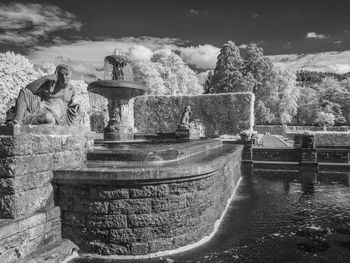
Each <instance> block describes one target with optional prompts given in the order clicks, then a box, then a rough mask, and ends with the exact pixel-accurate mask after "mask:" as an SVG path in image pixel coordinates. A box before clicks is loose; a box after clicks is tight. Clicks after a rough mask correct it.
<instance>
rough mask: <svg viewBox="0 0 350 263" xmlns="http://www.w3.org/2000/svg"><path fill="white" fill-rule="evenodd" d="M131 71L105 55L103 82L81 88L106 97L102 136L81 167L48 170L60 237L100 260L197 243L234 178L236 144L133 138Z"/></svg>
mask: <svg viewBox="0 0 350 263" xmlns="http://www.w3.org/2000/svg"><path fill="white" fill-rule="evenodd" d="M131 72H132V71H131V67H130V60H129V59H128V58H127V57H126V56H124V55H121V54H114V55H112V56H108V57H106V59H105V78H106V79H105V80H98V81H95V82H92V83H91V84H90V85H89V86H88V90H89V91H91V92H95V93H98V94H101V95H103V96H105V97H106V98H107V99H108V102H109V105H108V108H109V117H110V120H109V123H108V125H107V127H106V128H105V132H104V140H103V141H101V140H100V141H96V142H95V146H94V147H93V148H92V149H91V150H90V151H89V152H88V153H87V162H86V164H84V165H79V166H67V167H64V168H62V169H60V170H58V171H55V175H54V183H55V185H56V189H57V195H56V200H57V202H58V205H60V206H61V210H62V213H63V215H62V225H63V226H62V227H63V235H64V237H66V238H69V239H71V240H72V241H74V243H76V244H77V245H78V246H79V248H80V249H81V251H82V252H83V253H86V255H85V256H86V257H95V258H99V259H100V260H102V259H103V258H105V257H107V259H111V258H115V257H117V258H144V257H153V256H160V255H164V254H168V253H175V252H179V251H182V250H186V249H189V248H191V247H194V246H196V245H199V244H201V243H203V242H205V241H206V240H208V239H209V237H205V236H207V235H209V234H211V235H212V234H213V233H214V232H215V231H216V228H217V226H218V223H217V221H218V220H221V218H222V216H223V213H224V211H225V208H226V207H227V204H228V203H227V202H228V200H230V198H231V197H232V193H233V190H234V189H235V187H236V186H237V184H238V180H239V178H240V159H241V151H242V146H239V145H236V146H234V145H223V144H222V142H221V141H220V140H217V139H203V140H191V139H187V140H183V139H175V138H171V139H169V137H168V138H164V137H163V139H162V140H159V136H156V135H154V136H150V137H147V136H143V138H144V140H142V141H139V140H133V133H132V126H133V123H132V118H131V119H130V118H128V117H129V116H130V114H132V109H130V108H129V106H128V101H129V100H130V99H131V98H133V97H135V96H137V95H142V94H144V93H145V90H144V88H143V86H142V85H141V84H137V83H135V82H132V79H133V78H132V73H131ZM188 111H189V108H188ZM186 116H187V115H186ZM186 116H185V117H186ZM188 116H189V115H188ZM174 121H178V120H174ZM187 121H188V118H183V121H182V122H183V123H184V124H185V125H183V126H186V124H188V123H187ZM189 126H190V127H192V126H191V125H189ZM194 126H195V125H194ZM186 127H187V126H186ZM186 127H183V128H186ZM145 138H146V139H145ZM99 262H100V261H99Z"/></svg>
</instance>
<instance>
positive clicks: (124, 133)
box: [103, 125, 134, 142]
mask: <svg viewBox="0 0 350 263" xmlns="http://www.w3.org/2000/svg"><path fill="white" fill-rule="evenodd" d="M133 139H134V133H133V131H132V127H131V126H123V125H119V126H116V127H115V128H114V131H111V129H109V128H108V126H107V127H106V129H105V132H104V134H103V140H105V141H123V142H126V141H131V140H133Z"/></svg>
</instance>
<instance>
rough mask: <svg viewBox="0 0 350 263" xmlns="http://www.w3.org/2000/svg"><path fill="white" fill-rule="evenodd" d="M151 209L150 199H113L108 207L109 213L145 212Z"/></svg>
mask: <svg viewBox="0 0 350 263" xmlns="http://www.w3.org/2000/svg"><path fill="white" fill-rule="evenodd" d="M151 211H152V205H151V200H150V199H127V200H113V201H111V206H110V208H109V213H110V214H120V213H121V214H147V213H150V212H151Z"/></svg>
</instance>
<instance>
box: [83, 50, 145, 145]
mask: <svg viewBox="0 0 350 263" xmlns="http://www.w3.org/2000/svg"><path fill="white" fill-rule="evenodd" d="M104 70H105V72H104V80H97V81H94V82H92V83H90V84H89V86H88V91H90V92H93V93H97V94H99V95H102V96H104V97H105V98H107V99H108V113H109V122H108V125H107V127H106V128H105V130H104V140H105V141H131V140H133V139H134V136H133V128H132V126H133V124H132V123H131V121H130V114H132V110H133V109H130V107H129V100H130V99H132V98H134V97H136V96H139V95H143V94H144V93H145V88H144V86H143V85H141V84H140V83H136V82H134V81H133V74H132V69H131V65H130V59H129V58H128V57H126V56H125V55H123V54H122V52H120V51H118V50H117V49H116V50H115V51H114V54H113V55H111V56H107V57H106V58H105V66H104Z"/></svg>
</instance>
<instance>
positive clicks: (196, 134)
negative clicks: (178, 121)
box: [175, 128, 201, 140]
mask: <svg viewBox="0 0 350 263" xmlns="http://www.w3.org/2000/svg"><path fill="white" fill-rule="evenodd" d="M175 135H176V137H178V138H179V139H189V140H198V139H200V137H201V130H200V129H197V128H189V129H177V130H176V132H175Z"/></svg>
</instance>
